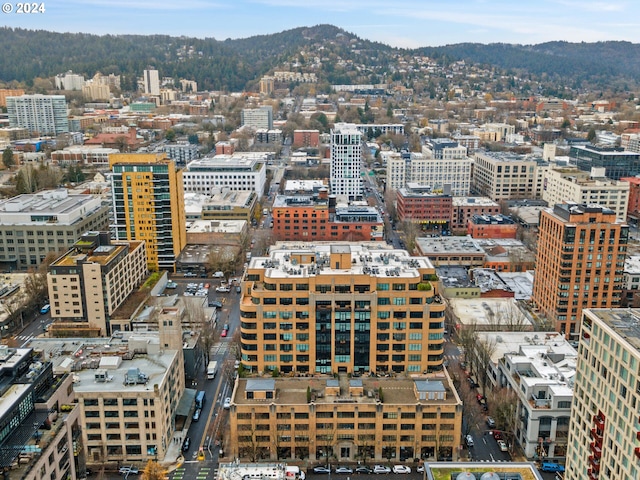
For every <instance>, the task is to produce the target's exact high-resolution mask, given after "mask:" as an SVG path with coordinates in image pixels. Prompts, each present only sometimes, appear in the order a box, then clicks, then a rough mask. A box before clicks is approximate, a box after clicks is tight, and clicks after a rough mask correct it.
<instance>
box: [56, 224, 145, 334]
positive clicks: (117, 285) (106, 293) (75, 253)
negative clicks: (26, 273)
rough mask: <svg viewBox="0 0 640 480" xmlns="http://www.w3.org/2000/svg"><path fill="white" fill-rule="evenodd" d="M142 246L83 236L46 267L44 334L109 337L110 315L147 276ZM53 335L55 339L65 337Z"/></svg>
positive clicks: (91, 234) (106, 236)
mask: <svg viewBox="0 0 640 480" xmlns="http://www.w3.org/2000/svg"><path fill="white" fill-rule="evenodd" d="M144 247H145V244H144V242H140V241H132V242H113V243H112V242H111V239H110V238H109V233H108V232H88V233H85V234H84V235H83V236H82V237H81V238H80V240H78V241H77V242H76V243H75V245H74V246H73V248H72V249H71V250H69V251H68V252H67V253H66V254H65V255H63V256H61V257H60V258H58V259H57V260H56V261H55V262H53V263H52V264H51V265H50V266H49V273H48V274H47V284H48V287H49V300H50V303H51V318H53V319H54V323H53V324H52V325H51V326H50V331H52V332H54V334H56V332H58V331H60V332H63V331H64V334H66V336H69V337H71V336H82V335H80V334H79V333H78V331H79V330H82V331H84V333H85V334H86V336H100V337H104V336H107V335H110V334H112V333H113V332H112V330H111V328H110V325H109V318H110V315H111V314H112V313H113V312H114V311H115V310H116V309H117V308H118V307H119V306H120V305H122V304H123V303H124V301H125V300H126V299H127V298H128V297H129V294H130V293H131V292H132V291H133V289H134V288H137V287H138V286H139V285H140V284H141V283H142V281H143V280H144V279H145V278H146V276H147V257H146V255H145V248H144ZM64 334H60V335H58V334H56V335H55V336H58V337H60V336H65V335H64Z"/></svg>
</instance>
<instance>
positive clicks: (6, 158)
mask: <svg viewBox="0 0 640 480" xmlns="http://www.w3.org/2000/svg"><path fill="white" fill-rule="evenodd" d="M2 163H4V166H5V167H6V168H11V167H13V166H14V165H15V162H14V160H13V150H11V149H10V148H9V147H7V148H5V149H4V152H2Z"/></svg>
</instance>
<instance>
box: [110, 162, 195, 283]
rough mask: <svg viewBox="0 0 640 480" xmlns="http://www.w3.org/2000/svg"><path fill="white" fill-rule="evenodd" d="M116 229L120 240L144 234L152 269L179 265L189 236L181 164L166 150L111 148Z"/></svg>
mask: <svg viewBox="0 0 640 480" xmlns="http://www.w3.org/2000/svg"><path fill="white" fill-rule="evenodd" d="M109 168H111V171H112V172H113V181H112V187H111V188H112V194H113V203H114V215H113V223H112V224H111V230H112V232H113V233H114V234H115V237H116V238H117V239H118V240H144V241H145V243H146V248H147V262H148V266H149V270H158V269H162V270H170V271H173V270H174V269H175V262H176V257H177V256H178V255H179V254H180V252H181V251H182V249H183V248H184V246H185V245H186V242H187V234H186V226H185V213H184V190H183V183H182V170H176V166H175V163H174V162H173V160H170V159H169V158H167V157H166V155H165V154H155V153H151V154H146V153H129V154H112V155H109Z"/></svg>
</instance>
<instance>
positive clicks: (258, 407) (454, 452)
mask: <svg viewBox="0 0 640 480" xmlns="http://www.w3.org/2000/svg"><path fill="white" fill-rule="evenodd" d="M231 400H232V403H231V409H230V429H231V435H230V443H231V445H230V447H231V452H230V455H231V456H232V457H234V458H241V459H247V460H250V461H256V460H258V459H261V460H262V459H270V460H278V461H282V460H284V461H287V460H288V461H294V460H300V459H303V460H308V461H310V462H312V463H313V462H323V464H324V463H334V462H336V461H337V462H355V461H356V460H359V461H362V462H364V463H367V462H374V461H378V462H383V461H385V462H388V461H395V462H397V461H402V462H404V461H409V462H410V461H412V460H413V459H414V458H420V459H424V460H452V461H456V460H457V459H458V455H459V452H460V450H459V443H460V438H461V437H460V435H461V425H462V401H461V400H460V398H459V397H458V394H457V392H456V389H455V387H454V386H453V383H452V382H451V379H450V378H449V376H448V375H447V374H446V373H445V372H441V373H439V374H430V375H422V376H418V377H396V378H372V377H369V376H364V377H361V378H355V377H353V378H347V376H346V375H341V376H340V378H336V379H334V378H332V377H328V376H320V377H314V378H269V379H262V378H255V379H254V378H249V379H245V378H240V379H238V380H237V381H236V384H235V387H234V390H233V394H232V397H231Z"/></svg>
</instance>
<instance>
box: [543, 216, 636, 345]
mask: <svg viewBox="0 0 640 480" xmlns="http://www.w3.org/2000/svg"><path fill="white" fill-rule="evenodd" d="M628 238H629V227H628V226H627V225H626V224H624V223H622V222H619V221H617V220H616V214H615V212H614V211H613V210H609V209H608V208H604V207H601V206H598V205H578V204H558V205H555V206H554V207H553V209H548V210H543V211H542V212H541V213H540V226H539V233H538V251H537V254H536V275H535V280H534V283H533V297H532V300H533V301H534V303H535V304H536V306H537V307H538V308H539V309H540V311H541V312H542V314H544V315H545V316H546V317H547V318H548V319H550V320H551V321H552V322H553V324H554V326H555V330H556V331H558V332H561V333H564V334H565V335H566V336H567V338H569V339H575V338H577V337H578V334H579V333H580V323H579V322H580V314H581V312H582V309H583V308H611V307H618V306H620V301H621V299H622V288H623V275H624V261H625V255H626V250H627V243H628Z"/></svg>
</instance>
